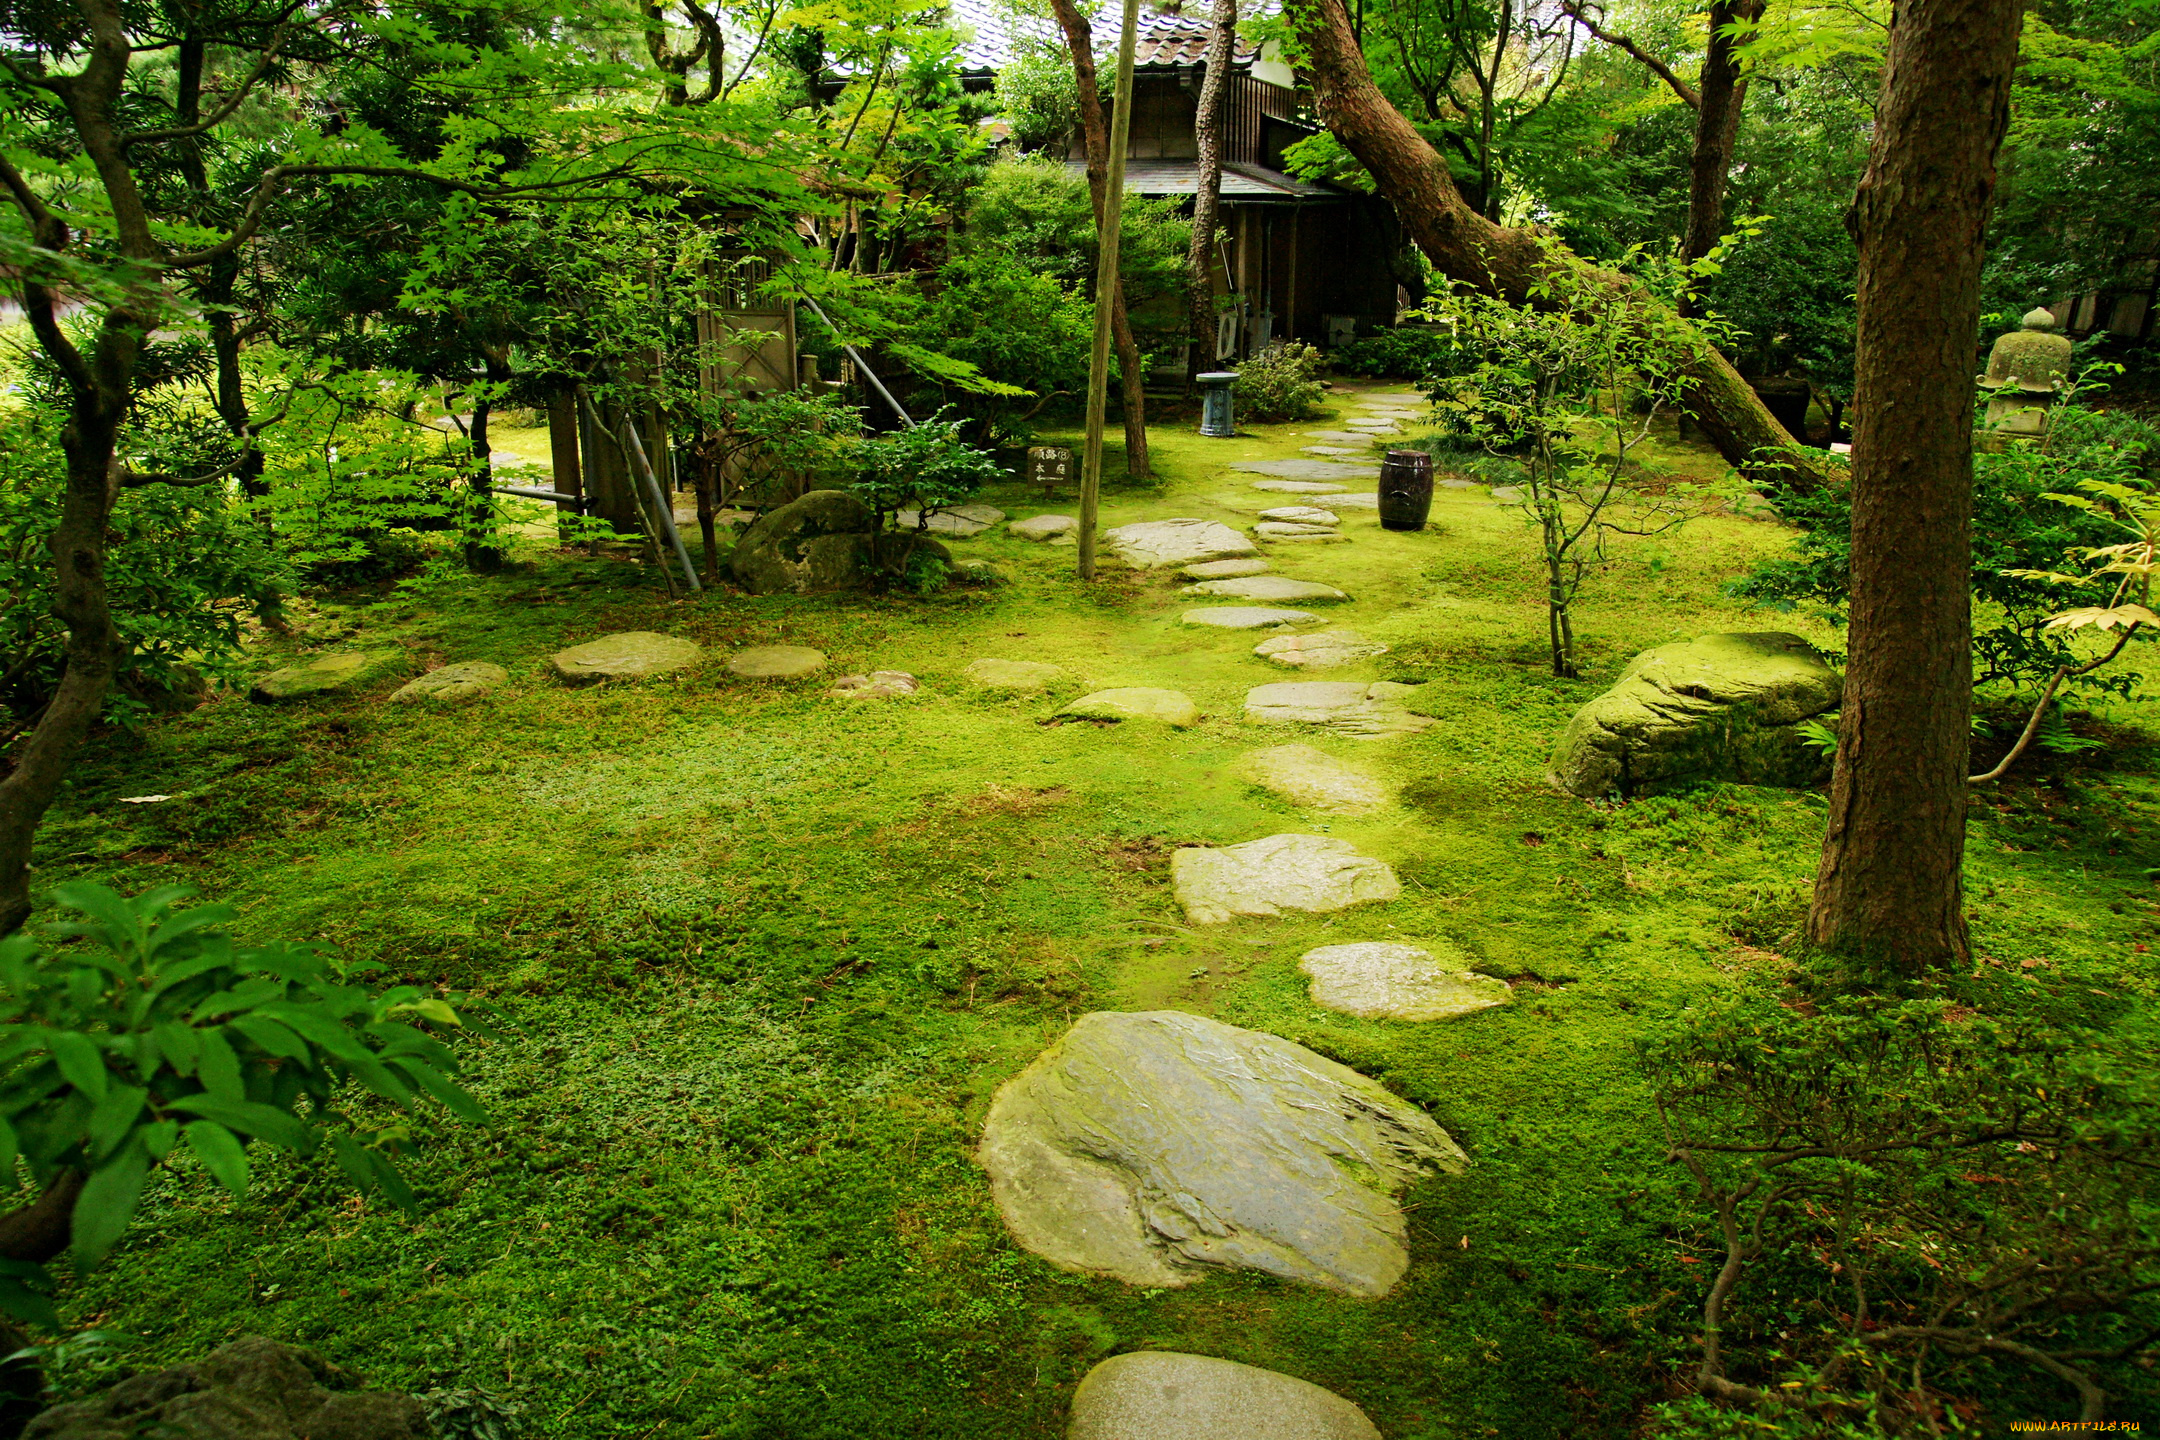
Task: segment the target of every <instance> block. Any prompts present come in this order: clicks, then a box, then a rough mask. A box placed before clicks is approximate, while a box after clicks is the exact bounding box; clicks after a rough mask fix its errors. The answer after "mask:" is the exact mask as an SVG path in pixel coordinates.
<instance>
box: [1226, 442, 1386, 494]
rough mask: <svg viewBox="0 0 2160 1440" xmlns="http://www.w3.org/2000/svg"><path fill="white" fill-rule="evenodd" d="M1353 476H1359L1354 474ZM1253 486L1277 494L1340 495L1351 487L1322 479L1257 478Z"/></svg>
mask: <svg viewBox="0 0 2160 1440" xmlns="http://www.w3.org/2000/svg"><path fill="white" fill-rule="evenodd" d="M1336 453H1337V454H1339V455H1348V454H1349V453H1350V452H1349V451H1348V450H1338V451H1337V452H1336ZM1359 468H1361V469H1362V468H1364V467H1362V466H1361V467H1359ZM1352 478H1353V479H1354V478H1357V477H1354V476H1353V477H1352ZM1252 488H1253V489H1255V490H1265V491H1268V492H1269V493H1271V494H1275V495H1339V494H1341V493H1342V492H1343V491H1345V490H1347V489H1349V488H1350V487H1349V486H1347V485H1330V484H1328V483H1326V482H1325V481H1322V480H1255V481H1253V487H1252Z"/></svg>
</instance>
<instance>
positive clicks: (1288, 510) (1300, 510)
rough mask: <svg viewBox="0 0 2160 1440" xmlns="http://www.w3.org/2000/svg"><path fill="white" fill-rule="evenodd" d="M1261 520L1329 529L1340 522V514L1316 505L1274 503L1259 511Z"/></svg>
mask: <svg viewBox="0 0 2160 1440" xmlns="http://www.w3.org/2000/svg"><path fill="white" fill-rule="evenodd" d="M1260 518H1261V519H1262V520H1283V521H1288V522H1290V523H1292V524H1297V525H1325V526H1327V527H1328V528H1329V529H1331V530H1332V529H1333V528H1335V527H1336V526H1337V525H1340V524H1342V516H1340V515H1337V514H1336V513H1335V512H1334V511H1332V510H1323V509H1321V508H1320V507H1319V506H1317V505H1275V506H1271V507H1269V508H1268V509H1266V510H1262V511H1261V512H1260Z"/></svg>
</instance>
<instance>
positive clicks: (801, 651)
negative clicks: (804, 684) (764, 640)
mask: <svg viewBox="0 0 2160 1440" xmlns="http://www.w3.org/2000/svg"><path fill="white" fill-rule="evenodd" d="M824 668H825V653H824V652H823V651H821V650H812V649H811V648H810V647H809V646H807V645H753V646H751V647H750V648H749V649H748V650H738V651H736V652H735V653H734V654H733V655H731V656H729V657H728V662H727V672H728V674H730V675H733V676H736V677H738V678H739V679H743V680H800V679H802V678H803V677H804V676H805V675H815V674H817V673H818V671H820V670H823V669H824Z"/></svg>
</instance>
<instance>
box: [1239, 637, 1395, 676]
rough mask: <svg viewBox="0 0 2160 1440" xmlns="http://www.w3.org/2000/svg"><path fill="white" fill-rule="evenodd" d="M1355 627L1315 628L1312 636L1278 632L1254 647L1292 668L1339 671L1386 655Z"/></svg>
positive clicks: (1268, 658)
mask: <svg viewBox="0 0 2160 1440" xmlns="http://www.w3.org/2000/svg"><path fill="white" fill-rule="evenodd" d="M1387 652H1388V647H1387V646H1385V645H1376V644H1374V643H1373V642H1372V641H1370V640H1367V639H1366V638H1365V637H1364V636H1363V635H1360V634H1359V633H1358V632H1357V631H1355V630H1315V631H1313V632H1312V633H1311V634H1309V635H1275V636H1271V637H1270V638H1268V639H1266V640H1263V641H1261V642H1260V643H1259V644H1258V645H1255V646H1253V654H1255V655H1257V656H1259V657H1260V658H1261V659H1263V660H1265V661H1267V662H1268V663H1269V664H1271V665H1280V666H1282V667H1284V668H1285V669H1289V670H1339V669H1341V668H1342V667H1343V666H1345V665H1355V664H1357V663H1358V662H1359V661H1361V660H1371V659H1373V658H1375V657H1377V656H1381V655H1385V654H1387Z"/></svg>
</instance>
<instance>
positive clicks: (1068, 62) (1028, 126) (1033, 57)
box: [997, 46, 1080, 156]
mask: <svg viewBox="0 0 2160 1440" xmlns="http://www.w3.org/2000/svg"><path fill="white" fill-rule="evenodd" d="M997 102H998V109H999V111H1000V112H1001V113H1002V114H1003V115H1004V116H1005V122H1006V123H1007V124H1008V125H1010V126H1011V127H1012V136H1013V139H1014V140H1016V141H1018V142H1019V144H1020V145H1021V147H1022V148H1024V149H1027V150H1043V149H1047V150H1050V151H1051V152H1052V154H1053V155H1054V156H1055V155H1057V154H1058V153H1059V152H1061V151H1062V150H1063V149H1064V147H1065V144H1066V142H1067V141H1068V140H1069V139H1070V138H1071V137H1072V133H1073V131H1074V129H1075V128H1076V127H1077V126H1078V125H1079V124H1080V87H1079V82H1078V80H1077V79H1076V78H1075V76H1074V75H1073V67H1072V59H1071V57H1069V56H1067V55H1065V54H1064V53H1062V52H1060V51H1058V50H1054V49H1051V48H1050V47H1048V46H1031V47H1027V48H1024V49H1022V50H1021V51H1020V53H1019V54H1017V55H1015V56H1013V57H1012V59H1011V60H1009V61H1008V62H1006V64H1005V66H1004V67H1003V68H1002V69H1000V70H999V71H998V72H997Z"/></svg>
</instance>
